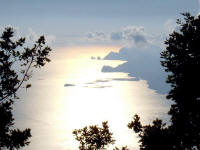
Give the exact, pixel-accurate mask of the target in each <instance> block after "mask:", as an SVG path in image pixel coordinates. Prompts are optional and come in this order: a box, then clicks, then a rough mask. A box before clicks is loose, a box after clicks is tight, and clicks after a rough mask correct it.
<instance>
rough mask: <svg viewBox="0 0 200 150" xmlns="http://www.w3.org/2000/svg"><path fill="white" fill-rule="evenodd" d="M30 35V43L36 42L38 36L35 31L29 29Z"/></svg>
mask: <svg viewBox="0 0 200 150" xmlns="http://www.w3.org/2000/svg"><path fill="white" fill-rule="evenodd" d="M28 31H29V34H28V36H27V37H28V40H30V41H36V39H37V38H38V36H37V34H36V33H35V32H34V31H33V29H32V28H28Z"/></svg>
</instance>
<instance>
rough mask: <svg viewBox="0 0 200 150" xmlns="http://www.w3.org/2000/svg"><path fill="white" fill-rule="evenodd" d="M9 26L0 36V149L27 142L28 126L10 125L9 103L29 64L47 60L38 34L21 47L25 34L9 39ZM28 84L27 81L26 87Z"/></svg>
mask: <svg viewBox="0 0 200 150" xmlns="http://www.w3.org/2000/svg"><path fill="white" fill-rule="evenodd" d="M13 37H14V30H13V28H10V27H9V28H5V30H4V31H3V33H2V35H1V37H0V149H2V148H7V149H9V150H14V149H19V148H21V147H24V146H26V145H28V144H29V143H30V141H29V138H30V137H31V132H30V131H31V130H30V129H25V130H23V131H21V130H19V129H14V128H13V125H14V118H13V114H12V109H13V108H12V104H13V102H14V100H15V99H16V98H18V97H17V91H18V90H19V88H20V87H21V86H22V85H23V84H24V83H25V82H26V81H28V80H29V78H30V72H31V69H32V68H33V67H35V68H37V67H42V66H44V65H45V64H46V62H49V61H50V59H49V58H48V55H49V52H50V51H51V48H50V47H48V46H45V38H44V36H41V37H40V38H39V39H38V40H37V41H36V42H35V44H34V46H33V47H32V48H29V47H25V46H24V45H25V38H19V39H18V40H13ZM29 87H31V84H27V85H26V88H29Z"/></svg>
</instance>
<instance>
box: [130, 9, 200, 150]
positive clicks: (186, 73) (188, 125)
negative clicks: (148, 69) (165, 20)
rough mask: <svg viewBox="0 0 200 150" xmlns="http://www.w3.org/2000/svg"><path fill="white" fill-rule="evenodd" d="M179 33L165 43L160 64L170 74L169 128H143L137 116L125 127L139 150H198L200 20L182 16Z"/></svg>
mask: <svg viewBox="0 0 200 150" xmlns="http://www.w3.org/2000/svg"><path fill="white" fill-rule="evenodd" d="M182 15H183V16H184V21H182V20H180V19H178V20H177V24H178V25H179V27H180V29H179V30H177V31H174V32H173V33H172V34H170V35H169V38H168V39H167V40H166V41H165V44H166V50H165V51H163V52H162V53H161V58H162V59H163V60H162V61H161V64H162V66H163V67H165V71H166V72H168V73H169V75H168V78H167V83H169V84H170V85H171V90H170V92H169V94H168V95H167V98H168V99H170V100H172V101H173V102H174V104H173V105H171V108H170V111H169V115H171V120H170V121H171V124H170V125H169V126H168V127H165V124H163V123H162V121H161V120H158V119H157V120H155V121H153V124H152V125H147V126H142V125H141V123H140V121H139V119H138V116H136V117H135V118H134V120H133V121H132V122H131V123H130V124H129V125H128V126H129V127H130V128H131V129H133V130H134V131H135V132H136V133H139V134H138V135H139V137H140V140H139V142H140V149H142V150H147V149H148V150H157V149H166V150H197V149H200V89H199V85H200V71H199V69H200V16H198V17H194V16H191V15H190V13H184V14H182Z"/></svg>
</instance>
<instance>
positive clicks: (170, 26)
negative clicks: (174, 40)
mask: <svg viewBox="0 0 200 150" xmlns="http://www.w3.org/2000/svg"><path fill="white" fill-rule="evenodd" d="M176 27H177V24H176V21H175V20H173V19H168V20H167V21H166V22H165V23H164V29H165V31H166V32H167V34H169V33H171V32H173V31H174V30H176Z"/></svg>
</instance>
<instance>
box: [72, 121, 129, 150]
mask: <svg viewBox="0 0 200 150" xmlns="http://www.w3.org/2000/svg"><path fill="white" fill-rule="evenodd" d="M107 123H108V122H102V128H101V127H98V126H97V125H94V126H89V127H84V128H83V129H77V130H74V131H73V134H74V136H75V137H76V140H77V141H78V142H79V143H80V144H79V149H80V150H99V149H104V148H105V147H106V146H108V145H109V144H114V142H115V140H114V139H113V137H112V135H113V134H112V133H111V132H110V131H109V126H108V124H107ZM124 150H126V149H124Z"/></svg>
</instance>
